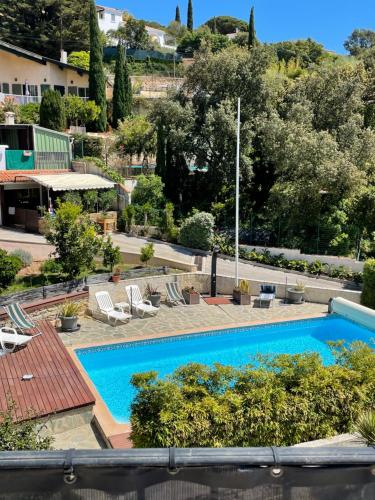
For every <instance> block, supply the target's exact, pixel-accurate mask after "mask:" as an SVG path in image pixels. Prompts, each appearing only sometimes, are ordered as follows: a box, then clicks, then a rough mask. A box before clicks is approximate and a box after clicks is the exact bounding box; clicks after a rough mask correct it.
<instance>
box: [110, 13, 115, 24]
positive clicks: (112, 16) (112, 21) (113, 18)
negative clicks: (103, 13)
mask: <svg viewBox="0 0 375 500" xmlns="http://www.w3.org/2000/svg"><path fill="white" fill-rule="evenodd" d="M115 22H116V16H115V14H111V23H115Z"/></svg>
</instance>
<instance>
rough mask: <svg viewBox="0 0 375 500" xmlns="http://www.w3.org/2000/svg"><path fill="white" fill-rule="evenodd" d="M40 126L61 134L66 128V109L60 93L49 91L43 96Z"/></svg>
mask: <svg viewBox="0 0 375 500" xmlns="http://www.w3.org/2000/svg"><path fill="white" fill-rule="evenodd" d="M39 124H40V126H41V127H45V128H50V129H52V130H57V131H59V132H61V131H62V130H64V129H65V126H66V117H65V107H64V102H63V100H62V97H61V94H60V92H58V91H57V90H52V89H49V90H47V91H46V92H44V94H43V98H42V102H41V103H40V110H39Z"/></svg>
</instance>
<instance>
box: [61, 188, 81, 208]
mask: <svg viewBox="0 0 375 500" xmlns="http://www.w3.org/2000/svg"><path fill="white" fill-rule="evenodd" d="M63 199H64V201H65V202H67V203H73V205H78V206H81V205H82V198H81V195H80V194H79V192H78V191H66V193H65V194H64V197H63Z"/></svg>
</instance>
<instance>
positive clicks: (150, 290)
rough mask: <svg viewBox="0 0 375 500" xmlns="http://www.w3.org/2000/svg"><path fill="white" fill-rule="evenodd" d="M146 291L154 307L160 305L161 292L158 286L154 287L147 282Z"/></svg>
mask: <svg viewBox="0 0 375 500" xmlns="http://www.w3.org/2000/svg"><path fill="white" fill-rule="evenodd" d="M145 293H146V296H147V298H148V300H149V301H150V302H151V304H152V305H153V306H154V307H160V299H161V293H160V292H158V289H157V288H156V287H153V286H152V285H150V283H147V285H146V290H145Z"/></svg>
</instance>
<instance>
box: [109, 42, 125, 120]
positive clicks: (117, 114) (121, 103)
mask: <svg viewBox="0 0 375 500" xmlns="http://www.w3.org/2000/svg"><path fill="white" fill-rule="evenodd" d="M112 105H113V110H112V127H113V128H117V125H118V121H119V120H123V119H124V118H125V113H126V95H125V57H124V47H123V46H122V44H121V42H119V43H118V45H117V57H116V67H115V82H114V86H113V100H112Z"/></svg>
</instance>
